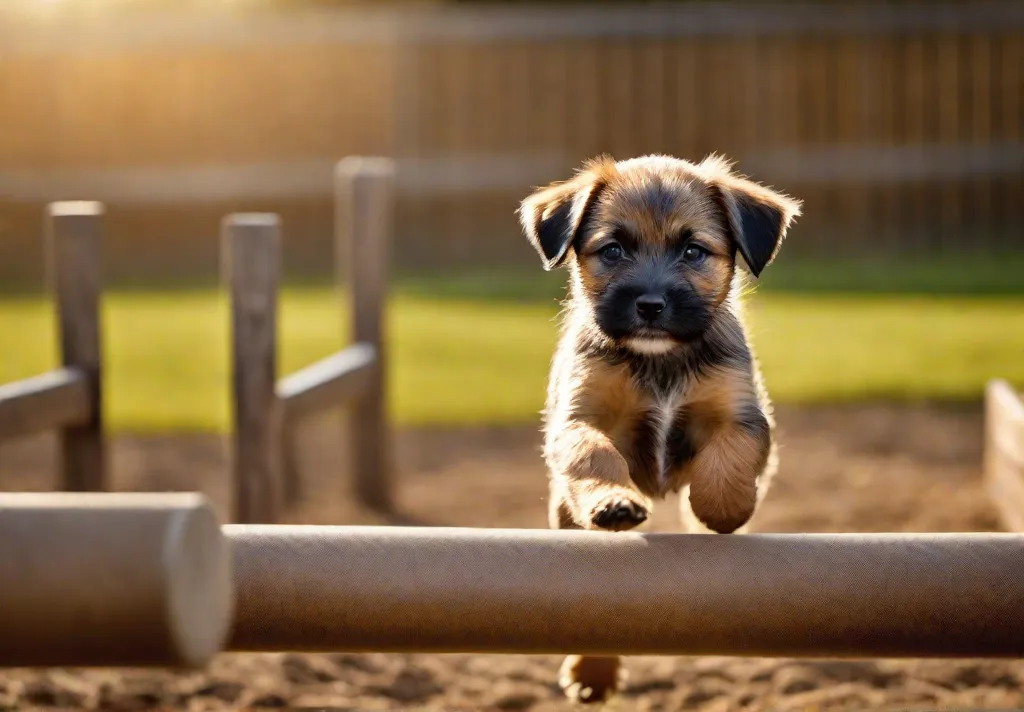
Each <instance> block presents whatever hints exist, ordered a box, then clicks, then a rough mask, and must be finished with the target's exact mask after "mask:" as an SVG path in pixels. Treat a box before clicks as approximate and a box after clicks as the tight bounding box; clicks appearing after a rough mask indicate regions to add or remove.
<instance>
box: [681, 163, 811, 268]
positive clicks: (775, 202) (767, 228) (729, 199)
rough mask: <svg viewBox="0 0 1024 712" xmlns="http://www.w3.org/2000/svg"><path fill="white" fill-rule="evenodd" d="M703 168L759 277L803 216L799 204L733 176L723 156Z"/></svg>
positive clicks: (735, 240) (702, 166)
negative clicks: (793, 225)
mask: <svg viewBox="0 0 1024 712" xmlns="http://www.w3.org/2000/svg"><path fill="white" fill-rule="evenodd" d="M700 168H702V169H703V171H704V173H705V176H706V179H707V180H708V182H709V183H711V184H712V186H713V187H715V188H716V189H717V190H718V193H719V198H720V200H721V203H722V209H723V212H724V213H725V218H726V223H727V226H728V228H729V231H730V232H731V233H732V239H733V241H734V242H735V243H736V248H737V249H738V250H739V252H740V254H741V255H743V259H744V261H745V262H746V263H747V266H748V267H749V268H750V271H751V272H752V273H753V274H754V276H755V277H760V276H761V272H762V271H763V270H764V268H765V267H767V266H768V265H769V264H771V262H772V260H773V259H775V255H776V254H777V253H778V251H779V247H780V246H781V245H782V240H783V239H784V238H785V236H786V231H787V230H788V229H789V226H790V224H791V223H792V222H793V219H794V218H796V217H797V216H798V215H800V208H801V203H800V201H799V200H795V199H793V198H790V197H789V196H788V195H783V194H782V193H778V192H776V191H774V190H770V189H768V188H765V187H764V186H763V185H759V184H758V183H755V182H753V181H751V180H748V179H746V178H744V177H742V176H738V175H735V174H733V173H732V171H731V165H730V164H729V162H728V161H726V160H725V159H724V158H722V157H720V156H709V157H708V158H706V159H705V160H704V162H703V163H701V164H700Z"/></svg>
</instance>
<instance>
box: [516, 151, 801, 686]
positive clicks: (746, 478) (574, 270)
mask: <svg viewBox="0 0 1024 712" xmlns="http://www.w3.org/2000/svg"><path fill="white" fill-rule="evenodd" d="M799 213H800V203H799V201H796V200H793V199H791V198H789V197H787V196H785V195H782V194H780V193H776V192H774V191H772V190H769V189H767V188H764V187H762V186H760V185H758V184H756V183H754V182H751V181H749V180H747V179H745V178H743V177H741V176H738V175H735V174H733V173H732V171H731V168H730V165H729V163H728V162H727V161H725V160H724V159H722V158H720V157H717V156H710V157H708V158H707V159H705V160H704V161H703V162H702V163H699V164H693V163H690V162H688V161H683V160H679V159H675V158H671V157H668V156H644V157H641V158H635V159H632V160H628V161H619V162H615V161H614V160H612V159H610V158H604V157H602V158H599V159H596V160H593V161H589V162H588V163H586V164H585V165H584V166H583V168H582V169H581V170H580V171H578V172H577V174H576V175H575V176H574V177H573V178H571V179H570V180H568V181H564V182H559V183H554V184H552V185H550V186H548V187H546V188H543V189H541V190H538V191H537V192H535V193H533V194H532V195H530V196H529V197H528V198H526V199H525V200H524V201H523V202H522V204H521V206H520V208H519V212H518V214H519V218H520V222H521V223H522V227H523V230H524V232H525V233H526V236H527V237H528V238H529V240H530V242H531V243H532V244H533V246H534V247H535V248H536V250H537V252H538V253H539V255H540V257H541V259H542V261H543V264H544V268H545V269H548V270H550V269H553V268H555V267H557V266H560V265H562V264H567V265H568V270H569V300H568V302H567V305H566V311H565V314H564V320H563V324H562V333H561V338H560V341H559V346H558V349H557V352H556V354H555V358H554V360H553V363H552V368H551V375H550V380H549V386H548V397H547V405H546V409H545V414H544V415H545V418H544V420H545V447H544V456H545V460H546V463H547V466H548V470H549V476H550V502H549V507H550V508H549V519H550V524H551V526H552V527H554V528H561V529H579V528H582V529H600V530H614V531H621V530H626V529H631V528H633V527H635V526H637V525H639V524H641V523H642V522H644V521H645V520H646V519H647V517H648V514H649V512H650V510H651V506H652V502H653V500H654V499H656V498H663V497H664V496H665V495H666V494H668V493H669V492H682V494H683V497H682V499H683V512H682V514H683V519H684V521H685V523H686V525H687V528H688V529H689V530H690V531H708V530H710V531H714V532H718V533H729V532H735V531H738V530H740V529H741V528H742V527H744V525H745V524H747V522H748V521H749V520H750V518H751V516H752V515H753V513H754V510H755V508H756V507H757V505H758V503H759V502H760V501H761V499H762V498H763V496H764V493H765V491H766V489H767V487H768V482H769V479H770V478H771V476H772V474H773V473H774V470H775V459H776V458H775V445H774V440H773V430H774V422H773V420H772V417H771V410H770V404H769V401H768V397H767V394H766V393H765V390H764V387H763V386H762V383H761V377H760V373H759V370H758V366H757V362H756V360H755V357H754V354H753V352H752V350H751V347H750V345H749V343H748V340H747V336H746V332H745V329H744V324H743V318H742V314H741V308H740V303H739V296H740V295H739V291H740V289H741V287H742V279H741V276H740V274H739V273H737V272H736V257H737V255H740V256H742V257H743V260H744V262H745V263H746V264H747V266H748V268H749V270H750V271H751V272H752V273H753V274H754V275H755V276H758V275H760V273H761V271H762V270H763V269H764V268H765V266H766V265H768V264H769V263H770V262H771V261H772V259H773V258H774V256H775V254H776V252H777V250H778V248H779V245H780V244H781V242H782V240H783V238H784V236H785V234H786V231H787V229H788V227H789V225H790V223H791V222H792V220H793V219H794V218H795V217H796V216H797V215H799ZM619 673H620V669H619V661H618V659H617V658H593V657H579V656H571V657H569V658H567V659H566V661H565V664H564V665H563V668H562V675H561V680H560V682H561V684H562V687H563V689H565V690H566V693H567V694H569V695H570V696H572V697H575V698H576V699H578V700H580V701H587V702H598V701H602V700H604V699H606V698H607V696H608V695H609V694H610V693H612V692H614V691H615V689H616V688H617V686H618V681H619V677H620V674H619Z"/></svg>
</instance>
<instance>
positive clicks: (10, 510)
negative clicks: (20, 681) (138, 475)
mask: <svg viewBox="0 0 1024 712" xmlns="http://www.w3.org/2000/svg"><path fill="white" fill-rule="evenodd" d="M0 542H2V543H0V631H2V634H0V667H54V666H68V667H86V666H101V667H108V666H163V667H167V666H170V667H183V668H198V667H202V666H205V665H206V664H207V663H208V662H209V661H210V660H211V659H212V658H213V656H214V655H215V654H217V653H218V652H220V650H221V649H222V648H223V645H224V642H225V640H226V638H227V634H228V629H229V626H230V622H231V616H232V611H233V605H234V596H233V593H234V592H233V589H232V579H231V557H230V554H229V549H228V542H227V541H226V539H225V538H224V536H223V534H222V532H221V529H220V525H219V522H218V521H217V518H216V516H215V515H214V512H213V510H212V508H211V507H210V505H209V503H208V502H207V501H206V499H204V498H203V497H202V496H201V495H198V494H191V493H169V494H150V493H117V494H112V493H33V494H28V493H17V494H0Z"/></svg>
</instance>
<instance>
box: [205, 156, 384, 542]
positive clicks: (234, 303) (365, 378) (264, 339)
mask: <svg viewBox="0 0 1024 712" xmlns="http://www.w3.org/2000/svg"><path fill="white" fill-rule="evenodd" d="M394 191H395V166H394V162H393V161H392V160H390V159H386V158H374V157H370V158H366V157H350V158H346V159H344V160H342V161H340V162H339V163H338V164H337V166H336V170H335V265H336V267H335V272H336V274H337V279H338V286H339V288H341V289H344V290H345V291H347V293H348V295H349V298H350V299H351V305H352V322H351V327H350V335H349V336H350V341H351V344H350V345H349V346H347V347H345V348H343V349H342V350H340V351H338V352H337V353H334V354H332V355H331V356H328V357H326V358H324V359H321V360H320V361H317V362H316V363H314V364H311V365H310V366H307V367H306V368H303V369H301V370H299V371H297V372H295V373H293V374H290V375H288V376H286V377H284V378H282V379H280V380H278V379H277V377H276V373H277V354H276V347H277V292H278V283H279V274H280V251H281V228H280V221H279V219H278V216H277V215H274V214H269V213H264V214H233V215H229V216H227V217H226V218H225V220H224V223H223V226H222V232H223V238H222V239H223V243H222V245H223V253H222V254H223V257H222V261H223V265H224V272H225V277H226V280H227V283H228V291H229V293H230V295H231V319H232V329H231V332H232V337H233V342H232V384H233V394H232V415H233V421H234V425H233V428H232V432H233V433H234V447H233V450H232V452H233V453H234V459H233V463H232V469H233V471H234V482H235V486H236V489H235V509H234V511H235V521H239V522H243V523H268V522H273V521H276V520H277V519H278V514H279V511H280V509H281V507H282V504H283V505H285V506H287V505H290V504H293V503H294V502H295V501H297V500H298V499H299V497H300V496H301V493H302V488H301V478H300V473H299V471H298V464H297V461H296V458H295V452H294V437H295V434H296V431H297V429H298V428H299V427H300V426H301V425H302V423H303V422H304V421H306V420H307V419H308V418H310V417H311V416H315V415H318V414H320V413H323V412H324V411H326V410H330V409H334V408H337V407H339V406H342V405H345V406H348V407H349V408H350V410H351V413H352V417H350V418H349V438H350V442H351V453H352V459H351V468H352V473H353V486H354V488H353V496H354V497H355V498H356V499H357V500H358V501H359V502H361V503H362V504H363V505H365V506H367V507H370V508H373V509H376V510H379V511H385V512H386V511H390V510H391V509H392V508H393V502H392V494H391V490H392V485H391V460H390V458H391V437H390V423H389V418H388V410H387V391H386V387H385V386H386V369H387V360H386V356H387V350H386V338H385V333H384V326H385V324H384V307H385V301H386V297H387V279H388V276H387V275H388V269H387V266H388V262H389V252H390V245H391V233H392V231H393V229H394Z"/></svg>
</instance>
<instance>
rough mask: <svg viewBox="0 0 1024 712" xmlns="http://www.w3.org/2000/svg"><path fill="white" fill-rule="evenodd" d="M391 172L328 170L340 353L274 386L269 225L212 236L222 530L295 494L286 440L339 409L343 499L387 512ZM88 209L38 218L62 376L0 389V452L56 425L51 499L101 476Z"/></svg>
mask: <svg viewBox="0 0 1024 712" xmlns="http://www.w3.org/2000/svg"><path fill="white" fill-rule="evenodd" d="M394 182H395V168H394V163H393V162H392V161H391V160H389V159H385V158H362V157H351V158H346V159H344V160H342V161H340V162H339V163H338V164H337V167H336V172H335V211H336V215H335V244H336V264H337V269H336V273H337V275H338V281H339V286H344V287H345V288H346V289H347V290H348V291H349V294H350V296H351V304H352V309H353V312H354V313H353V317H352V320H351V323H352V327H351V334H350V342H351V345H349V346H348V347H346V348H344V349H342V350H341V351H339V352H337V353H335V354H333V355H331V356H328V357H327V358H325V359H322V360H320V361H318V362H317V363H314V364H312V365H310V366H308V367H306V368H304V369H302V370H300V371H298V372H296V373H293V374H290V375H288V376H286V377H285V378H282V379H278V378H277V358H276V354H277V297H278V294H277V290H278V283H279V278H280V252H281V226H280V221H279V219H278V216H277V215H272V214H255V213H239V214H234V215H229V216H227V217H225V219H224V221H223V223H222V226H221V231H222V248H223V270H224V279H225V281H226V283H227V288H228V291H229V295H230V301H231V332H232V358H231V363H232V368H231V373H232V385H231V393H232V395H231V400H232V409H231V413H232V427H231V434H232V448H231V453H232V455H231V477H232V479H233V483H234V485H233V493H234V496H233V502H232V514H231V519H232V521H236V522H240V523H254V522H261V523H269V522H273V521H276V520H277V519H278V517H279V515H280V511H281V509H282V507H284V506H287V505H288V504H291V503H293V502H294V501H296V500H297V499H298V497H299V494H300V493H301V480H300V473H299V472H298V468H297V466H296V465H295V458H294V457H292V452H291V447H292V440H293V438H292V436H293V435H294V433H295V432H296V431H297V429H298V428H300V427H302V424H303V422H304V421H305V420H306V419H307V418H308V417H310V416H313V415H316V414H318V413H322V412H324V411H325V410H329V409H332V408H337V407H342V406H346V407H350V408H352V409H353V411H354V412H355V413H358V417H355V418H351V419H349V420H350V431H351V432H350V433H349V435H350V437H351V439H352V447H351V452H352V458H353V460H352V472H353V479H354V482H353V496H355V497H356V498H357V499H358V500H359V501H360V503H361V504H363V505H365V506H367V507H370V508H373V509H376V510H379V511H388V510H390V509H391V507H392V495H391V489H392V481H391V444H390V424H389V418H388V410H387V402H386V400H387V389H386V368H387V363H386V355H387V349H386V341H385V334H384V306H385V299H386V296H387V280H388V269H387V267H388V260H389V254H390V243H391V233H392V231H393V225H394V223H393V213H394ZM103 212H104V207H103V205H102V204H100V203H94V202H60V203H53V204H52V205H50V206H49V208H48V211H47V223H46V225H47V229H46V236H47V247H48V254H49V273H50V276H51V279H50V282H51V288H52V291H53V294H54V300H55V303H56V306H57V311H58V315H59V324H60V343H61V354H62V367H61V368H58V369H55V370H53V371H50V372H48V373H45V374H42V375H40V376H35V377H32V378H28V379H24V380H21V381H17V382H14V383H10V384H6V385H0V442H2V441H3V440H5V439H10V438H14V437H19V436H23V435H28V434H32V433H36V432H41V431H46V430H53V429H58V430H60V433H61V440H62V448H61V452H62V461H61V462H62V464H61V468H62V469H61V479H60V489H62V490H64V491H69V492H76V491H102V490H104V489H106V488H107V479H106V475H105V470H106V467H105V454H104V431H103V417H102V415H103V413H102V358H101V353H100V341H101V340H100V318H99V300H100V285H101V282H100V257H101V244H100V243H101V232H102V225H101V219H102V215H103Z"/></svg>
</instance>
